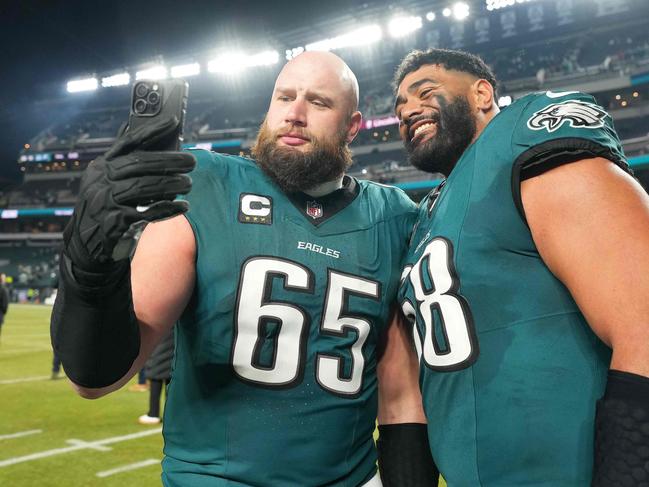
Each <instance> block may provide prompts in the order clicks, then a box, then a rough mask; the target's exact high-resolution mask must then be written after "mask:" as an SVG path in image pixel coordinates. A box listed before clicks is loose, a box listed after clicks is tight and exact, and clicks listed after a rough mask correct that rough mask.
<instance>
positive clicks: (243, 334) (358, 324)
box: [232, 257, 380, 396]
mask: <svg viewBox="0 0 649 487" xmlns="http://www.w3.org/2000/svg"><path fill="white" fill-rule="evenodd" d="M275 277H281V278H283V280H284V289H286V290H288V291H295V292H306V293H311V294H312V293H313V290H314V276H313V273H312V272H311V271H310V270H309V269H307V268H306V267H303V266H301V265H299V264H297V263H295V262H291V261H287V260H284V259H277V258H272V257H254V258H251V259H249V260H248V261H246V262H245V264H244V265H243V267H242V270H241V279H240V283H239V293H238V300H237V314H236V317H235V324H234V326H235V329H234V339H233V349H232V366H233V368H234V372H235V374H236V375H237V376H239V378H241V379H243V380H245V381H247V382H252V383H255V384H258V385H261V386H266V387H290V386H291V385H293V384H295V383H297V382H299V381H300V380H301V378H302V376H303V374H304V357H305V355H306V342H307V338H308V337H307V334H308V328H309V324H310V322H311V317H310V316H309V315H308V314H307V313H306V311H305V310H304V309H302V308H301V307H299V306H297V305H295V304H291V303H288V302H286V301H272V297H271V290H272V281H273V278H275ZM349 295H354V296H357V297H361V298H368V299H373V300H376V301H378V300H379V298H380V283H378V282H376V281H371V280H369V279H363V278H360V277H357V276H352V275H349V274H344V273H341V272H337V271H333V270H329V276H328V283H327V294H326V296H325V298H324V299H325V302H324V315H323V318H322V322H321V323H320V333H321V334H323V335H330V336H340V337H346V336H347V335H348V333H349V332H350V331H351V332H354V333H355V334H356V340H355V341H354V343H353V344H352V346H351V350H350V354H351V361H352V363H351V372H350V373H349V374H345V373H344V370H345V367H344V365H345V364H344V361H345V358H344V357H343V356H340V355H336V354H334V353H332V354H327V353H323V352H320V353H318V354H317V358H316V380H317V382H318V384H320V385H321V386H322V387H323V388H324V389H326V390H328V391H330V392H332V393H334V394H338V395H343V396H353V395H355V394H358V393H359V392H360V390H361V388H362V379H363V371H364V368H365V358H364V357H363V345H364V344H365V341H366V339H367V337H368V335H369V333H370V331H371V328H372V323H371V322H370V321H369V320H367V319H366V318H363V317H361V316H355V315H354V314H353V312H351V311H350V310H349V309H348V301H349V300H348V297H349ZM270 324H275V326H277V327H278V330H277V333H276V337H275V338H274V342H273V344H272V346H273V360H272V363H271V364H265V365H264V364H261V363H260V361H259V356H260V351H261V347H262V345H263V344H264V338H263V337H264V335H265V334H266V329H267V326H268V325H270Z"/></svg>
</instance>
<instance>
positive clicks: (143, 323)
mask: <svg viewBox="0 0 649 487" xmlns="http://www.w3.org/2000/svg"><path fill="white" fill-rule="evenodd" d="M195 259H196V243H195V239H194V233H193V231H192V228H191V226H190V224H189V222H188V221H187V219H186V218H185V217H184V216H176V217H173V218H170V219H168V220H163V221H159V222H154V223H150V224H148V225H147V227H146V228H145V229H144V231H143V232H142V235H141V237H140V240H139V242H138V246H137V249H136V251H135V255H134V257H133V260H132V262H131V287H132V295H133V308H134V310H135V315H136V317H137V321H138V325H139V329H140V351H139V354H138V356H137V358H136V359H135V361H134V362H133V365H132V366H131V368H130V370H129V371H128V372H127V373H126V374H125V375H124V377H122V379H120V380H119V381H117V382H116V383H114V384H112V385H110V386H107V387H104V388H101V389H89V388H84V387H81V386H78V385H76V384H73V385H74V387H75V389H76V390H77V392H78V393H79V394H80V395H81V396H83V397H86V398H89V399H94V398H98V397H101V396H104V395H106V394H108V393H110V392H113V391H115V390H117V389H119V388H121V387H122V386H124V385H125V384H126V383H127V382H128V381H129V380H130V379H131V378H132V377H133V376H134V375H135V374H136V373H137V372H138V371H139V370H140V369H141V368H142V367H143V366H144V364H145V363H146V361H147V359H148V357H149V356H150V355H151V353H152V352H153V350H154V349H155V347H156V345H157V344H158V343H159V342H160V340H162V338H164V337H165V336H166V334H167V333H168V331H169V330H170V329H171V328H172V327H173V325H174V324H175V322H176V321H177V320H178V319H179V318H180V315H181V314H182V312H183V310H184V309H185V307H186V306H187V303H188V302H189V299H190V298H191V295H192V292H193V289H194V281H195V275H196V268H195Z"/></svg>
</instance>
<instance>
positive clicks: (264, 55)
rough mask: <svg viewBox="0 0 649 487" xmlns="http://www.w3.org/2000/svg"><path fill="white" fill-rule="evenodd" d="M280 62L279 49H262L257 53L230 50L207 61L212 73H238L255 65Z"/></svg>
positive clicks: (268, 64) (208, 68)
mask: <svg viewBox="0 0 649 487" xmlns="http://www.w3.org/2000/svg"><path fill="white" fill-rule="evenodd" d="M278 62H279V53H278V52H277V51H262V52H259V53H257V54H244V53H242V52H229V53H225V54H221V55H220V56H218V57H217V58H215V59H212V60H211V61H210V62H208V63H207V70H208V71H209V72H210V73H228V74H230V73H237V72H239V71H241V70H243V69H245V68H251V67H255V66H270V65H271V64H277V63H278Z"/></svg>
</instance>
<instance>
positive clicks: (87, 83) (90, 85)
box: [67, 78, 99, 93]
mask: <svg viewBox="0 0 649 487" xmlns="http://www.w3.org/2000/svg"><path fill="white" fill-rule="evenodd" d="M98 84H99V83H98V82H97V78H85V79H75V80H72V81H68V85H67V87H68V93H79V92H81V91H93V90H96V89H97V86H98Z"/></svg>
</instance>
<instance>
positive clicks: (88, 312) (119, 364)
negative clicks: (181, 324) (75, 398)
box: [51, 255, 140, 397]
mask: <svg viewBox="0 0 649 487" xmlns="http://www.w3.org/2000/svg"><path fill="white" fill-rule="evenodd" d="M72 266H73V265H72V263H71V262H70V260H69V259H68V258H67V256H65V255H62V256H61V266H60V284H59V292H58V294H57V297H56V302H55V305H54V309H53V311H52V322H51V333H52V344H53V346H54V350H55V352H56V354H57V355H58V356H59V358H60V359H61V362H62V364H63V367H64V369H65V371H66V374H67V376H68V377H69V378H70V380H72V382H74V383H75V384H76V385H77V386H79V387H80V389H78V390H79V393H80V394H81V395H83V396H84V397H98V396H99V395H101V394H99V395H98V394H97V391H95V392H90V391H91V390H93V389H95V390H103V388H106V387H108V386H113V385H115V384H116V383H118V382H120V379H121V380H124V378H125V376H126V374H127V372H129V370H130V369H131V368H132V366H133V363H134V361H135V359H136V357H137V356H138V354H139V351H140V330H139V325H138V322H137V318H136V316H135V312H134V310H133V300H132V295H131V285H130V264H129V263H128V261H126V262H125V263H122V264H120V265H116V266H115V267H113V268H112V269H110V271H108V272H106V273H105V274H103V275H98V277H101V278H103V279H101V280H102V281H103V283H101V284H100V279H97V280H94V278H91V277H89V276H87V275H84V278H83V279H82V281H83V282H79V279H77V277H75V274H74V271H73V269H72ZM93 281H94V282H93Z"/></svg>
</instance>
